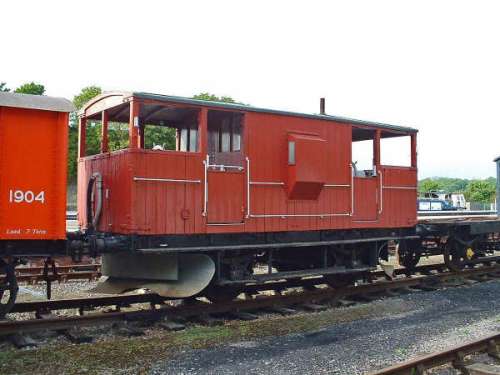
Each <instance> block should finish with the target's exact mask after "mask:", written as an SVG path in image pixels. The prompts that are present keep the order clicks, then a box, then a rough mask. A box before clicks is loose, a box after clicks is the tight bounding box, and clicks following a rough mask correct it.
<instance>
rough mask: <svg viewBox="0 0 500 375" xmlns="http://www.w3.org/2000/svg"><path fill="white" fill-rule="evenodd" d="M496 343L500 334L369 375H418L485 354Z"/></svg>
mask: <svg viewBox="0 0 500 375" xmlns="http://www.w3.org/2000/svg"><path fill="white" fill-rule="evenodd" d="M491 342H494V343H496V344H497V345H498V343H500V332H499V333H496V334H493V335H490V336H487V337H484V338H482V339H479V340H476V341H471V342H468V343H466V344H464V345H459V346H456V347H453V348H450V349H447V350H443V351H441V352H438V353H433V354H429V355H425V356H422V357H418V358H415V359H412V360H409V361H407V362H403V363H399V364H396V365H394V366H391V367H387V368H385V369H382V370H379V371H375V372H371V373H370V374H369V375H399V374H413V373H414V374H417V373H423V371H424V370H426V369H429V368H432V367H436V366H440V365H444V364H447V363H450V362H453V361H457V360H458V361H461V360H462V359H463V357H464V356H465V355H469V354H473V353H477V352H483V351H486V350H488V346H489V345H491Z"/></svg>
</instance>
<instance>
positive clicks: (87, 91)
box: [73, 86, 102, 110]
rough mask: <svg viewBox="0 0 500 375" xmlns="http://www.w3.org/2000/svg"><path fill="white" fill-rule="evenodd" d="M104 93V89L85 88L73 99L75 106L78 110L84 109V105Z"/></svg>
mask: <svg viewBox="0 0 500 375" xmlns="http://www.w3.org/2000/svg"><path fill="white" fill-rule="evenodd" d="M101 93H102V89H101V88H100V87H99V86H87V87H84V88H83V89H82V90H81V91H80V93H79V94H78V95H75V96H74V97H73V104H74V105H75V107H76V109H78V110H79V109H82V107H83V105H84V104H85V103H87V102H88V101H90V100H91V99H93V98H95V97H96V96H97V95H100V94H101Z"/></svg>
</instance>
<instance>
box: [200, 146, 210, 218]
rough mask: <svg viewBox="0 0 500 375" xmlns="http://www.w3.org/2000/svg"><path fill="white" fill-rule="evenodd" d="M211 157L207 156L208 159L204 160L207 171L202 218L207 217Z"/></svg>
mask: <svg viewBox="0 0 500 375" xmlns="http://www.w3.org/2000/svg"><path fill="white" fill-rule="evenodd" d="M208 158H209V156H208V155H207V157H206V159H205V160H203V166H204V169H205V173H204V184H203V212H202V213H201V215H202V216H207V203H208V163H209V159H208Z"/></svg>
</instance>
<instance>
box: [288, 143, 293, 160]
mask: <svg viewBox="0 0 500 375" xmlns="http://www.w3.org/2000/svg"><path fill="white" fill-rule="evenodd" d="M288 165H295V142H294V141H288Z"/></svg>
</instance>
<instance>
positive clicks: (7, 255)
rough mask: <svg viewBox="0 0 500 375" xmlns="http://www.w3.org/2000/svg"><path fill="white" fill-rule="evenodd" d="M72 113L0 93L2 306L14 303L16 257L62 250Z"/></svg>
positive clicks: (41, 100) (56, 102) (63, 106)
mask: <svg viewBox="0 0 500 375" xmlns="http://www.w3.org/2000/svg"><path fill="white" fill-rule="evenodd" d="M71 111H74V107H73V104H72V103H71V102H70V101H68V100H66V99H62V98H51V97H47V96H38V95H25V94H14V93H6V92H0V149H1V152H0V275H2V274H5V275H6V278H5V280H3V282H2V283H1V284H0V301H1V300H2V297H5V296H4V294H6V295H7V294H9V293H10V298H9V297H5V298H4V299H5V300H9V301H10V303H11V304H12V303H13V301H14V300H15V293H16V291H17V285H16V283H15V277H14V275H13V272H14V267H15V265H16V261H17V259H18V258H17V257H19V256H23V255H39V254H43V255H45V254H48V253H57V252H64V251H65V249H66V168H67V164H66V161H67V154H68V151H67V150H68V113H69V112H71ZM2 306H3V305H2V304H1V303H0V315H1V314H2V310H3V308H2Z"/></svg>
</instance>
